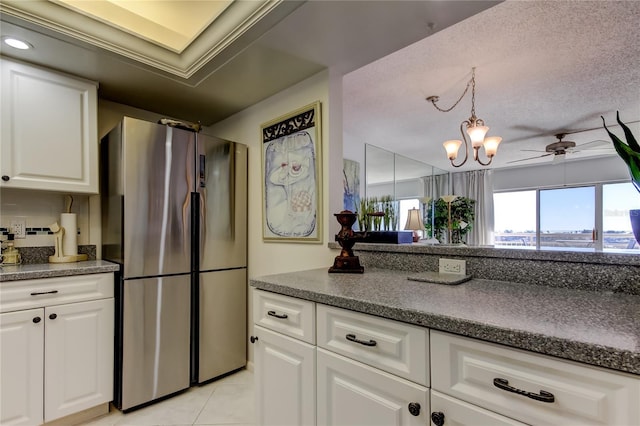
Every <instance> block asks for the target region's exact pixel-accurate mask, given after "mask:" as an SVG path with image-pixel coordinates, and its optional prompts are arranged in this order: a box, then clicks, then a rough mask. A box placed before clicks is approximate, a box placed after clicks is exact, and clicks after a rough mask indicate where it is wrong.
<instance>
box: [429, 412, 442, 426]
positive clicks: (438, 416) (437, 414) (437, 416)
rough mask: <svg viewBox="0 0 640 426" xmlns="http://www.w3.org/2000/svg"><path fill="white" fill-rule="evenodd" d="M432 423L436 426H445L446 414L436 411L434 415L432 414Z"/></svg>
mask: <svg viewBox="0 0 640 426" xmlns="http://www.w3.org/2000/svg"><path fill="white" fill-rule="evenodd" d="M431 421H432V422H433V424H434V425H436V426H443V425H444V413H443V412H441V411H434V412H433V413H431Z"/></svg>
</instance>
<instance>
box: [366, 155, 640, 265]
mask: <svg viewBox="0 0 640 426" xmlns="http://www.w3.org/2000/svg"><path fill="white" fill-rule="evenodd" d="M364 176H365V193H364V196H365V197H381V196H390V197H391V198H392V199H393V200H395V201H397V208H398V214H399V219H398V220H397V223H398V226H399V228H400V229H404V224H405V223H406V222H405V221H406V217H407V212H408V210H409V209H411V208H419V209H420V210H421V213H422V214H423V221H424V224H425V232H424V233H423V239H422V242H424V239H425V238H429V237H431V235H430V232H431V229H434V223H431V226H429V221H430V220H431V221H432V222H433V219H432V218H431V219H430V218H429V215H428V214H427V213H426V212H428V211H429V209H431V208H433V207H434V200H438V199H439V198H440V197H442V196H443V195H448V194H457V195H461V194H465V195H463V196H464V197H468V198H470V199H473V200H475V201H476V209H475V210H476V212H475V213H476V216H475V222H474V224H473V229H472V230H471V232H470V235H468V236H467V239H466V240H465V241H466V243H467V244H468V245H481V246H493V245H495V246H496V247H509V248H517V249H529V250H530V249H534V250H535V249H545V250H571V251H575V250H580V251H615V252H631V253H638V251H639V250H640V245H639V244H638V243H637V242H635V241H634V240H635V239H634V238H633V234H632V232H631V228H630V222H629V210H631V209H638V208H640V197H638V194H637V192H636V191H634V190H633V188H631V184H630V183H629V178H628V172H627V170H626V169H625V167H624V163H623V162H621V161H620V160H619V159H618V158H617V157H615V156H614V157H602V158H592V159H587V160H579V161H573V162H569V161H565V162H563V163H560V164H555V163H554V164H548V165H536V166H530V167H514V168H501V169H494V170H490V169H485V170H475V171H468V172H458V173H449V172H448V171H446V170H441V169H438V168H435V167H433V166H430V165H428V164H425V163H422V162H419V161H416V160H413V159H411V158H407V157H404V156H402V155H399V154H395V153H393V152H390V151H386V150H384V149H381V148H378V147H375V146H372V145H365V172H364ZM480 181H482V182H485V188H484V189H483V190H482V191H476V194H477V195H475V196H472V195H470V194H471V193H470V192H465V187H466V188H470V187H471V186H472V185H471V184H472V183H474V182H475V183H478V182H480ZM584 187H595V188H596V194H602V196H597V197H596V205H595V212H594V207H593V206H591V207H590V210H589V211H590V217H591V219H590V220H591V222H590V223H593V225H589V226H586V225H584V224H581V225H580V227H579V228H580V229H573V228H571V227H567V226H564V225H563V224H564V223H565V222H567V221H570V222H572V223H573V224H574V225H576V224H577V223H578V219H579V217H578V216H577V213H573V212H567V211H566V208H567V207H568V203H567V202H566V201H568V198H567V197H564V198H562V197H561V199H560V200H557V201H556V202H555V204H556V205H554V204H553V203H552V205H551V207H552V208H551V210H549V208H546V207H545V206H538V204H537V202H536V199H537V195H536V194H537V193H538V192H540V191H543V192H544V191H545V190H554V189H555V190H556V191H553V193H560V192H562V191H559V190H560V189H563V188H564V189H567V188H584ZM613 189H616V191H617V192H616V191H613ZM622 189H625V190H626V191H628V193H625V195H620V194H619V192H620V191H621V190H622ZM467 191H468V189H467ZM547 193H549V194H551V192H547ZM562 193H566V191H564V192H562ZM526 194H532V195H531V196H532V197H533V198H532V199H533V203H531V202H527V203H525V202H523V201H519V198H518V197H520V196H521V195H522V196H524V195H526ZM614 194H615V195H614ZM531 196H530V198H531ZM427 199H428V200H429V205H423V204H424V201H425V200H427ZM480 200H484V203H483V202H481V201H480ZM545 200H546V198H545ZM546 204H548V203H546ZM557 204H560V205H557ZM570 204H571V205H572V206H574V205H578V204H576V203H570ZM483 206H484V208H482V207H483ZM536 206H538V207H542V210H543V211H542V212H541V208H538V207H536ZM563 209H564V210H563ZM560 210H563V213H558V211H560ZM586 210H587V209H586V208H580V209H579V211H580V215H582V214H583V213H584V212H586ZM436 214H437V210H436ZM537 215H541V217H540V219H542V220H543V221H542V225H545V224H546V223H547V221H548V223H549V226H546V225H545V227H544V229H538V227H537V225H536V223H537V221H538V219H537ZM550 215H551V216H550ZM554 215H555V216H554ZM494 216H495V222H494ZM580 217H581V216H580ZM494 224H495V229H494ZM435 228H436V229H437V227H435ZM547 228H548V229H547ZM541 233H542V234H543V235H541ZM445 234H446V233H445ZM446 237H447V236H444V237H441V242H446V241H447V239H446ZM554 238H555V239H554Z"/></svg>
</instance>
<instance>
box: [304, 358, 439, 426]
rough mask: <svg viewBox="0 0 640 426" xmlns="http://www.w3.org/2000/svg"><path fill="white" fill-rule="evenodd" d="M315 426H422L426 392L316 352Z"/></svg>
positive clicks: (362, 366) (362, 367)
mask: <svg viewBox="0 0 640 426" xmlns="http://www.w3.org/2000/svg"><path fill="white" fill-rule="evenodd" d="M317 351H318V367H317V368H318V424H319V425H335V426H338V425H340V426H375V425H380V426H392V425H411V426H414V425H415V426H418V425H425V424H427V423H428V418H429V414H430V411H429V398H428V389H427V388H425V387H424V386H420V385H417V384H415V383H413V382H409V381H407V380H405V379H402V378H400V377H397V376H394V375H392V374H389V373H386V372H384V371H381V370H378V369H376V368H373V367H370V366H368V365H365V364H361V363H359V362H357V361H353V360H351V359H349V358H345V357H343V356H340V355H336V354H333V353H331V352H328V351H325V350H323V349H318V350H317Z"/></svg>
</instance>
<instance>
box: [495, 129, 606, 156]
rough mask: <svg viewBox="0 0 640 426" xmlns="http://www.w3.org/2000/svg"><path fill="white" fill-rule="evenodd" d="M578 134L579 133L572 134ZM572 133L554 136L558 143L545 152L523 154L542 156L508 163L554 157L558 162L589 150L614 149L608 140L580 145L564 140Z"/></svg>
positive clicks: (547, 147) (546, 148) (548, 146)
mask: <svg viewBox="0 0 640 426" xmlns="http://www.w3.org/2000/svg"><path fill="white" fill-rule="evenodd" d="M571 133H578V132H571ZM568 134H570V133H556V134H555V135H554V136H555V137H556V138H557V141H555V142H553V143H550V144H549V145H547V146H545V147H544V151H540V150H535V149H523V150H521V151H523V152H541V153H543V154H542V155H536V156H534V157H528V158H521V159H519V160H513V161H508V162H507V163H518V162H521V161H528V160H533V159H536V158H541V157H548V156H553V161H554V162H558V161H562V160H564V159H565V158H566V157H565V156H566V154H572V153H576V152H580V151H587V150H596V149H600V150H610V149H612V148H613V146H612V145H611V142H609V141H606V140H601V139H598V140H594V141H591V142H586V143H583V144H580V145H576V143H575V142H574V141H567V140H563V139H564V137H565V136H567V135H568Z"/></svg>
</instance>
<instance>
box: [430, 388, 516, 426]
mask: <svg viewBox="0 0 640 426" xmlns="http://www.w3.org/2000/svg"><path fill="white" fill-rule="evenodd" d="M430 417H431V424H432V425H433V426H443V425H444V426H478V425H492V426H526V424H525V423H520V422H518V421H516V420H513V419H510V418H508V417H505V416H501V415H500V414H496V413H493V412H491V411H488V410H485V409H483V408H480V407H477V406H475V405H472V404H468V403H466V402H464V401H460V400H459V399H456V398H452V397H450V396H447V395H444V394H442V393H440V392H437V391H434V390H433V389H432V390H431V416H430Z"/></svg>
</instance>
